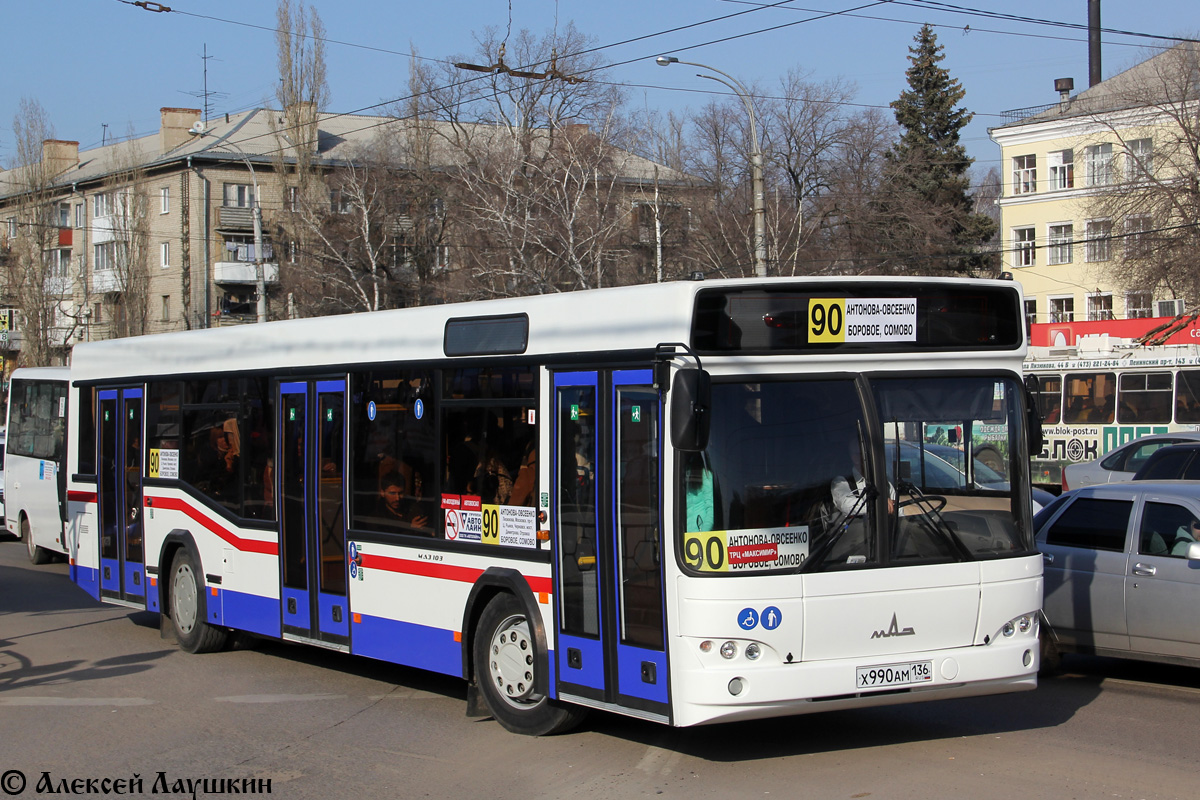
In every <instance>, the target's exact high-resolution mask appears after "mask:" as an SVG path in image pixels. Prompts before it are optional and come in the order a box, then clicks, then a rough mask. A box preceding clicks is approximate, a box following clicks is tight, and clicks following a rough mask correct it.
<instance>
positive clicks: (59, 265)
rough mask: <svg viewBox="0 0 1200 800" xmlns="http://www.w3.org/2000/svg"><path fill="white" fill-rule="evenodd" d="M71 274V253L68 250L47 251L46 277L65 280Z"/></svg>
mask: <svg viewBox="0 0 1200 800" xmlns="http://www.w3.org/2000/svg"><path fill="white" fill-rule="evenodd" d="M70 274H71V251H70V249H68V248H63V249H61V250H47V251H46V277H47V278H56V279H59V280H64V279H66V277H67V276H68V275H70Z"/></svg>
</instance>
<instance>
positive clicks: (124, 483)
mask: <svg viewBox="0 0 1200 800" xmlns="http://www.w3.org/2000/svg"><path fill="white" fill-rule="evenodd" d="M98 399H99V407H98V408H97V411H96V413H97V417H98V418H97V428H96V430H97V432H98V438H99V445H100V463H99V465H98V468H97V473H98V475H97V481H98V486H97V490H98V491H97V501H98V503H99V506H100V526H101V533H100V596H101V597H102V598H104V599H108V600H119V601H122V602H124V603H127V604H129V605H136V606H145V605H146V586H145V570H146V564H145V561H146V558H145V553H144V550H143V546H142V390H141V389H140V388H138V389H132V388H130V389H108V390H104V391H101V392H99V394H98Z"/></svg>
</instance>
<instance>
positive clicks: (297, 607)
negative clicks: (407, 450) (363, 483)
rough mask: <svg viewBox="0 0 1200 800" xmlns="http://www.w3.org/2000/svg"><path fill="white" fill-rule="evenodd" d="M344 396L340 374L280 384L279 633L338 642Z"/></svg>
mask: <svg viewBox="0 0 1200 800" xmlns="http://www.w3.org/2000/svg"><path fill="white" fill-rule="evenodd" d="M345 402H346V382H345V381H344V380H315V381H298V382H291V383H281V384H280V385H279V404H278V408H279V411H280V413H279V431H278V434H279V435H278V437H277V440H278V442H279V456H278V462H277V463H278V464H279V468H278V469H277V470H276V480H277V485H276V490H275V496H276V497H280V498H282V503H281V504H280V517H279V527H280V537H279V541H280V548H279V550H280V553H279V563H280V570H281V575H280V579H281V586H282V592H281V594H282V601H283V602H282V605H283V611H282V613H283V637H284V638H285V639H296V640H301V641H314V642H317V643H320V644H324V645H326V646H332V647H335V648H338V649H348V647H349V643H350V618H349V603H348V602H347V599H348V598H347V595H346V582H347V578H346V570H347V569H348V565H347V561H346V514H345V507H344V500H343V498H344V495H345V491H344V489H345V466H346V436H345Z"/></svg>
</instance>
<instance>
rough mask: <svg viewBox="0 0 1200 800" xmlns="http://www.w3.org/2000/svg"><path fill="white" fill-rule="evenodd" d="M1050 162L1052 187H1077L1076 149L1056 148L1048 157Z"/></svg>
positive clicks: (1053, 188) (1052, 188)
mask: <svg viewBox="0 0 1200 800" xmlns="http://www.w3.org/2000/svg"><path fill="white" fill-rule="evenodd" d="M1047 160H1048V161H1049V162H1050V189H1051V191H1053V190H1055V189H1074V188H1075V151H1074V150H1055V151H1054V152H1053V153H1051V154H1050V155H1049V157H1048V159H1047Z"/></svg>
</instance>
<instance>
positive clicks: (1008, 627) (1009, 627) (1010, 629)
mask: <svg viewBox="0 0 1200 800" xmlns="http://www.w3.org/2000/svg"><path fill="white" fill-rule="evenodd" d="M1000 632H1001V633H1003V634H1004V636H1005V637H1009V636H1012V635H1013V634H1014V633H1016V632H1017V629H1016V628H1015V627H1014V626H1013V624H1012V621H1011V620H1010V621H1009V622H1006V623H1004V627H1003V628H1001V629H1000Z"/></svg>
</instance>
